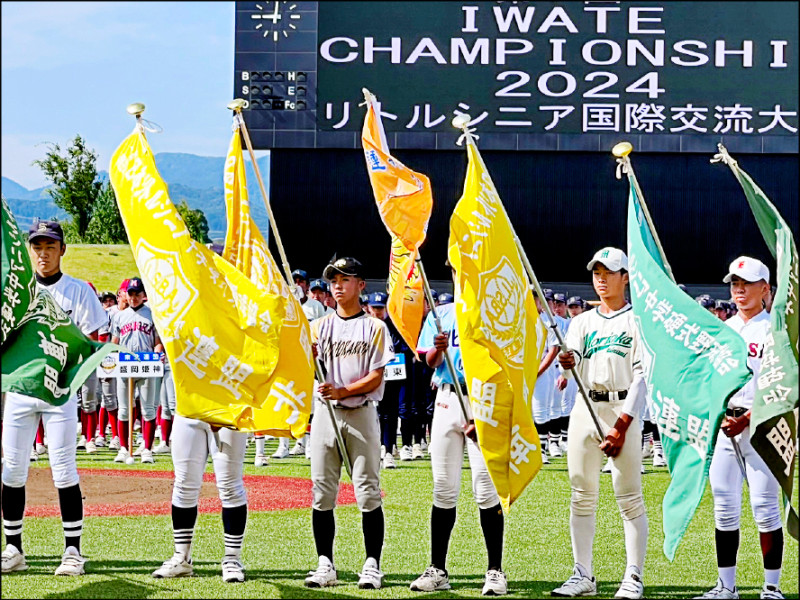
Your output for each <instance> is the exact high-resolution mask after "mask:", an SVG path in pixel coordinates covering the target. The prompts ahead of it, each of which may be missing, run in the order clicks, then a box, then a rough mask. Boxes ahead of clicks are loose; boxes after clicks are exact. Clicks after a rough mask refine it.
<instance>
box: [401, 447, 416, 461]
mask: <svg viewBox="0 0 800 600" xmlns="http://www.w3.org/2000/svg"><path fill="white" fill-rule="evenodd" d="M400 460H403V461H406V460H414V451H413V450H412V449H411V446H403V447H402V448H401V449H400Z"/></svg>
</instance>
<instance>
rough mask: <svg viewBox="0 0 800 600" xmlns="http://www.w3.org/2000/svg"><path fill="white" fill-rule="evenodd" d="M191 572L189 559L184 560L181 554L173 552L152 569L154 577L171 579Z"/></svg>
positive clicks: (192, 570)
mask: <svg viewBox="0 0 800 600" xmlns="http://www.w3.org/2000/svg"><path fill="white" fill-rule="evenodd" d="M193 573H194V569H193V568H192V561H191V559H190V560H186V557H184V556H183V554H175V555H173V557H172V558H170V559H169V560H166V561H164V564H163V565H161V566H160V567H159V568H158V569H156V570H155V571H153V577H155V578H156V579H172V578H173V577H189V576H190V575H192V574H193Z"/></svg>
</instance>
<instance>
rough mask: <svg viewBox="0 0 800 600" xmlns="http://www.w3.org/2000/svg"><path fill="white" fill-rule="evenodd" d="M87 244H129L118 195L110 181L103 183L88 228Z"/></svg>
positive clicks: (85, 238) (85, 239) (85, 240)
mask: <svg viewBox="0 0 800 600" xmlns="http://www.w3.org/2000/svg"><path fill="white" fill-rule="evenodd" d="M84 242H85V243H87V244H127V243H128V234H127V232H126V231H125V226H124V225H123V224H122V217H121V216H120V214H119V206H118V205H117V196H116V194H115V193H114V188H113V187H111V184H110V183H109V182H106V183H105V185H103V188H102V189H101V190H100V195H99V196H98V197H97V201H96V202H95V205H94V210H93V211H92V220H91V221H90V222H89V228H88V229H87V230H86V236H85V237H84Z"/></svg>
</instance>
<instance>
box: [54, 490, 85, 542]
mask: <svg viewBox="0 0 800 600" xmlns="http://www.w3.org/2000/svg"><path fill="white" fill-rule="evenodd" d="M58 504H59V506H60V507H61V524H62V526H63V527H64V543H65V547H66V548H69V547H70V546H72V547H74V548H75V549H76V550H77V551H78V553H79V554H80V551H81V534H83V496H82V495H81V486H80V484H79V483H76V484H75V485H73V486H71V487H68V488H60V489H59V490H58Z"/></svg>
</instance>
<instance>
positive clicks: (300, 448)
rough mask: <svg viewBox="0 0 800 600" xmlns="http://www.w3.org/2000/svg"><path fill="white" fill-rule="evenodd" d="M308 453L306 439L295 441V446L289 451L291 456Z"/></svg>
mask: <svg viewBox="0 0 800 600" xmlns="http://www.w3.org/2000/svg"><path fill="white" fill-rule="evenodd" d="M305 453H306V443H305V441H304V440H297V441H296V442H295V443H294V448H292V451H291V452H289V454H290V455H291V456H303V455H304V454H305Z"/></svg>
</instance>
